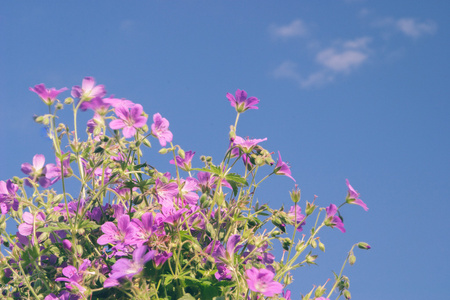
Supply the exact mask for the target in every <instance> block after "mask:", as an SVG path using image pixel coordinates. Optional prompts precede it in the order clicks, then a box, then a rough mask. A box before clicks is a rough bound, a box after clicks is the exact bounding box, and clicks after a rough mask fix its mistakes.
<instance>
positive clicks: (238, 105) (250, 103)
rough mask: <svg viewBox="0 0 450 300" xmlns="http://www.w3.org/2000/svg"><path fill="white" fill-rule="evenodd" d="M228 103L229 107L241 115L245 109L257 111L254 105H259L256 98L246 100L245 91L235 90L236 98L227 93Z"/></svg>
mask: <svg viewBox="0 0 450 300" xmlns="http://www.w3.org/2000/svg"><path fill="white" fill-rule="evenodd" d="M227 98H228V101H230V103H231V106H233V107H234V108H235V109H236V111H237V112H238V113H242V112H244V111H246V110H247V109H258V107H257V106H255V105H256V104H258V103H259V100H258V98H256V97H250V98H248V99H247V93H246V92H245V91H241V90H237V91H236V97H234V96H233V95H232V94H230V93H227Z"/></svg>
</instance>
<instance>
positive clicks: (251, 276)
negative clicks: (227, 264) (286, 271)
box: [245, 267, 283, 297]
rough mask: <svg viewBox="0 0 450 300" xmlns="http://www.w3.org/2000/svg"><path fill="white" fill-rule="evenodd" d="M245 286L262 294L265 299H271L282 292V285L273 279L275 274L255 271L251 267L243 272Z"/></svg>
mask: <svg viewBox="0 0 450 300" xmlns="http://www.w3.org/2000/svg"><path fill="white" fill-rule="evenodd" d="M245 275H246V277H247V284H248V287H249V289H250V290H252V291H254V292H257V293H262V294H263V295H264V296H266V297H272V296H273V295H275V294H279V293H281V292H282V291H283V285H282V284H281V283H279V282H277V281H274V280H273V278H274V277H275V274H274V273H273V272H271V271H269V270H267V269H257V268H255V267H252V268H251V269H248V270H246V271H245Z"/></svg>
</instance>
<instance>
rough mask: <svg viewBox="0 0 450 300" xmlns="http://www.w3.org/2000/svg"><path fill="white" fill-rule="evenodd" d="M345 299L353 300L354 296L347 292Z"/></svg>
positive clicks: (345, 292)
mask: <svg viewBox="0 0 450 300" xmlns="http://www.w3.org/2000/svg"><path fill="white" fill-rule="evenodd" d="M344 297H345V299H347V300H350V299H352V294H350V292H349V291H348V290H345V291H344Z"/></svg>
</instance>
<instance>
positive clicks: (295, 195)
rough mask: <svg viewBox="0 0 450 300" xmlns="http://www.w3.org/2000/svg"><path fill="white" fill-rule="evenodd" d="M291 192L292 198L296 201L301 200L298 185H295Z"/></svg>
mask: <svg viewBox="0 0 450 300" xmlns="http://www.w3.org/2000/svg"><path fill="white" fill-rule="evenodd" d="M290 194H291V199H292V201H293V202H294V203H298V201H300V196H301V192H300V189H299V188H298V185H295V188H294V189H293V190H292V192H290Z"/></svg>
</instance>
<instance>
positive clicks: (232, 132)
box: [229, 125, 236, 139]
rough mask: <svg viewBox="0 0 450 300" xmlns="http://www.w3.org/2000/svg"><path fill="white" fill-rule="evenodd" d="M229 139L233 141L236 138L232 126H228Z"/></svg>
mask: <svg viewBox="0 0 450 300" xmlns="http://www.w3.org/2000/svg"><path fill="white" fill-rule="evenodd" d="M229 135H230V139H234V138H235V137H236V129H235V128H234V126H233V125H231V126H230V133H229Z"/></svg>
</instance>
